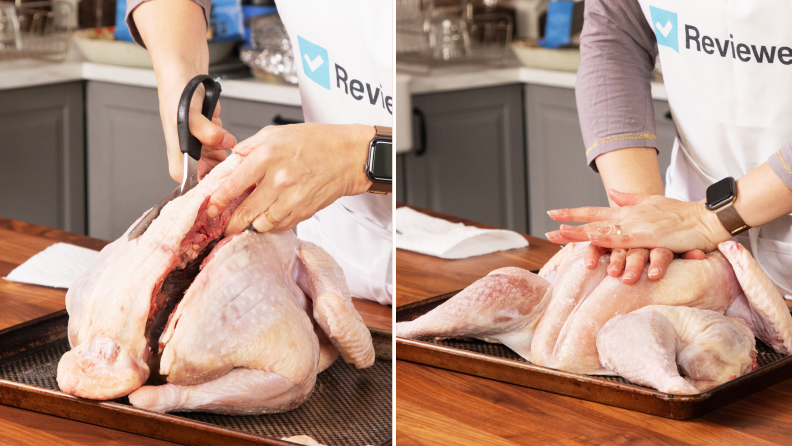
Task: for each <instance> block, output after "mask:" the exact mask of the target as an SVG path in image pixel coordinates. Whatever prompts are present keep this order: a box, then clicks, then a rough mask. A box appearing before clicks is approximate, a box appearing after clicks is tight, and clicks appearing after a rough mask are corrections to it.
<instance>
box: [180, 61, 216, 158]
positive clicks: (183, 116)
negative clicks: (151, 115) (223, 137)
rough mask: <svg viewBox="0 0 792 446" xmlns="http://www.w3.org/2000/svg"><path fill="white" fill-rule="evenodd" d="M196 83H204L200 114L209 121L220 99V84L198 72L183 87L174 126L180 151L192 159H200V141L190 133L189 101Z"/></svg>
mask: <svg viewBox="0 0 792 446" xmlns="http://www.w3.org/2000/svg"><path fill="white" fill-rule="evenodd" d="M198 84H204V90H206V93H205V94H204V100H203V106H202V107H201V114H202V115H204V116H206V118H207V119H209V120H210V121H211V120H212V115H214V110H215V107H217V101H219V100H220V91H221V89H220V84H218V83H217V82H215V80H214V79H212V78H211V77H209V76H207V75H205V74H199V75H198V76H195V77H194V78H192V80H191V81H190V82H188V83H187V86H186V87H184V91H183V92H182V95H181V99H179V110H178V112H177V114H176V127H177V128H178V130H179V147H180V148H181V152H182V153H186V154H188V155H190V157H192V159H194V160H199V159H201V141H198V138H196V137H195V136H193V134H192V133H190V102H191V101H192V97H193V94H194V93H195V89H196V88H198Z"/></svg>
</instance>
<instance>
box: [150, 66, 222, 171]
mask: <svg viewBox="0 0 792 446" xmlns="http://www.w3.org/2000/svg"><path fill="white" fill-rule="evenodd" d="M196 75H197V73H196ZM193 77H195V75H192V76H173V77H172V78H168V79H165V82H166V85H164V86H162V87H160V88H159V89H158V91H159V101H160V118H161V119H162V128H163V130H164V131H165V144H166V146H167V150H168V171H169V172H170V176H171V178H173V179H174V180H175V181H177V182H179V183H181V181H182V175H183V174H184V158H183V156H184V155H183V154H182V153H181V149H180V146H179V133H178V129H177V127H176V114H177V110H178V108H179V99H180V98H181V94H182V91H183V90H184V87H185V86H186V85H187V82H189V81H190V80H191V79H192V78H193ZM204 91H205V90H204V86H203V84H200V85H199V86H198V88H197V89H196V90H195V94H193V98H192V102H190V133H192V134H193V136H195V137H196V138H198V141H201V144H203V147H201V159H200V160H199V161H198V178H203V177H204V175H206V174H207V173H209V171H211V170H212V169H213V168H214V167H215V166H216V165H218V164H219V163H220V162H222V161H223V160H224V159H226V157H227V156H228V155H227V154H226V150H230V149H232V148H234V146H235V145H236V138H234V136H233V135H231V133H229V132H228V131H227V130H225V129H223V123H222V121H221V120H220V102H218V103H217V107H216V108H215V110H214V115H213V116H212V120H211V121H210V120H209V119H207V118H206V117H204V116H203V115H202V114H201V107H202V105H203V98H204Z"/></svg>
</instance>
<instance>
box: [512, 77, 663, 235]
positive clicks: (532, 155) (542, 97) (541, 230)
mask: <svg viewBox="0 0 792 446" xmlns="http://www.w3.org/2000/svg"><path fill="white" fill-rule="evenodd" d="M525 88H526V95H525V101H526V110H527V113H526V118H527V129H528V178H529V185H528V197H529V198H528V203H529V207H530V234H531V235H534V236H536V237H544V234H545V233H546V232H548V231H551V230H554V229H557V228H558V226H559V223H558V222H556V221H554V220H553V219H551V218H550V217H548V216H547V211H548V210H550V209H559V208H570V207H581V206H608V197H607V195H606V193H605V188H604V186H603V185H602V179H601V178H600V176H599V174H597V173H595V172H594V171H592V170H591V169H589V167H588V166H587V165H586V157H585V146H584V143H583V135H582V133H581V131H580V121H579V119H578V114H577V105H576V103H575V92H574V90H571V89H565V88H553V87H543V86H537V85H528V86H526V87H525ZM654 109H655V120H656V133H657V139H658V150H659V154H658V159H657V161H658V164H659V166H660V174H661V176H662V178H663V182H665V171H666V169H668V165H669V162H670V160H671V147H672V146H673V143H674V138H675V137H676V130H675V128H674V124H673V121H671V119H670V118H668V117H667V113H668V111H669V108H668V103H667V102H665V101H654Z"/></svg>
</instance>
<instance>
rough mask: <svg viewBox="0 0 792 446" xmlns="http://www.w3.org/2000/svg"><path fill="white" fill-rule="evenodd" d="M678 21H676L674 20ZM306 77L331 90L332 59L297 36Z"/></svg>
mask: <svg viewBox="0 0 792 446" xmlns="http://www.w3.org/2000/svg"><path fill="white" fill-rule="evenodd" d="M674 20H676V19H674ZM297 44H298V45H299V46H300V57H301V58H302V66H303V71H304V72H305V75H306V76H308V78H309V79H311V80H312V81H314V82H316V83H317V84H319V85H321V86H322V87H324V88H326V89H328V90H329V89H330V58H329V57H328V56H327V50H326V49H324V48H322V47H321V46H319V45H316V44H313V43H311V42H309V41H307V40H305V39H303V38H302V37H300V36H297Z"/></svg>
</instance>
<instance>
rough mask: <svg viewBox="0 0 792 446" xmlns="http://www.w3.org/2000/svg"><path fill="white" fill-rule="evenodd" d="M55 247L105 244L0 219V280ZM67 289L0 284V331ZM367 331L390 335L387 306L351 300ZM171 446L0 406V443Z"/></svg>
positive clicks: (57, 302) (55, 305)
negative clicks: (60, 243)
mask: <svg viewBox="0 0 792 446" xmlns="http://www.w3.org/2000/svg"><path fill="white" fill-rule="evenodd" d="M56 242H66V243H71V244H74V245H78V246H83V247H86V248H90V249H96V250H99V249H102V247H104V246H105V245H106V244H107V243H108V242H106V241H103V240H99V239H95V238H91V237H86V236H82V235H76V234H71V233H68V232H63V231H58V230H55V229H49V228H45V227H43V226H36V225H31V224H28V223H23V222H19V221H15V220H9V219H6V218H2V217H0V277H4V276H6V275H7V274H8V273H9V272H11V270H12V269H14V268H16V267H17V266H18V265H20V264H21V263H23V262H25V261H26V260H27V259H29V258H30V257H32V256H33V255H34V254H36V253H38V252H40V251H42V250H43V249H45V248H46V247H47V246H50V245H52V244H54V243H56ZM65 296H66V290H63V289H54V288H47V287H40V286H35V285H27V284H21V283H16V282H9V281H6V280H3V279H0V330H2V329H4V328H8V327H10V326H13V325H17V324H20V323H22V322H25V321H28V320H31V319H35V318H37V317H41V316H44V315H47V314H50V313H53V312H55V311H60V310H62V309H64V308H65V302H64V298H65ZM353 303H354V304H355V308H356V309H357V310H358V312H359V313H360V315H361V317H362V318H363V321H364V322H365V323H366V325H367V326H369V327H379V328H384V329H388V330H390V328H391V307H389V306H385V305H379V304H377V303H374V302H371V301H366V300H361V299H354V298H353ZM110 443H112V444H114V445H130V446H148V445H152V446H154V445H157V446H160V445H163V446H164V445H171V444H173V443H169V442H165V441H160V440H154V439H151V438H146V437H142V436H139V435H134V434H129V433H126V432H120V431H116V430H113V429H108V428H104V427H100V426H94V425H90V424H85V423H81V422H77V421H72V420H66V419H62V418H58V417H54V416H50V415H45V414H41V413H36V412H31V411H27V410H22V409H17V408H14V407H8V406H3V405H0V444H25V445H33V444H59V445H78V444H83V445H105V444H110Z"/></svg>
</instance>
